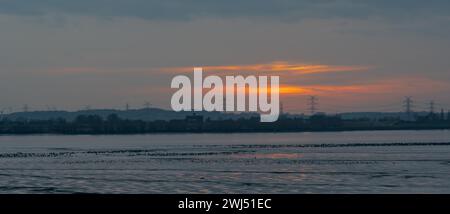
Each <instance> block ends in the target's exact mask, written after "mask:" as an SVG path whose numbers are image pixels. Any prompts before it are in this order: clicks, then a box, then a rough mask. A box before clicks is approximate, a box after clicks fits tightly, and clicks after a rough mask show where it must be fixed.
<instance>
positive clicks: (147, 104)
mask: <svg viewBox="0 0 450 214" xmlns="http://www.w3.org/2000/svg"><path fill="white" fill-rule="evenodd" d="M150 106H152V105H151V104H150V102H148V101H147V102H145V103H144V108H145V109H150Z"/></svg>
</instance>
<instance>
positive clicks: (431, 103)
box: [429, 100, 435, 114]
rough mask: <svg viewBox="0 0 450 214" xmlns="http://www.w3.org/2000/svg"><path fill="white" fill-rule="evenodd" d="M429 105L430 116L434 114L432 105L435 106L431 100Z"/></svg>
mask: <svg viewBox="0 0 450 214" xmlns="http://www.w3.org/2000/svg"><path fill="white" fill-rule="evenodd" d="M429 105H430V114H434V105H435V103H434V101H433V100H432V101H430V103H429Z"/></svg>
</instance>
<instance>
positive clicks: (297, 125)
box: [0, 114, 450, 134]
mask: <svg viewBox="0 0 450 214" xmlns="http://www.w3.org/2000/svg"><path fill="white" fill-rule="evenodd" d="M402 129H450V119H449V116H446V117H445V116H442V115H438V114H436V115H434V114H430V115H428V116H426V117H420V118H416V119H415V120H414V121H402V120H400V119H399V118H383V119H378V120H372V119H365V118H360V119H353V120H344V119H341V117H339V116H332V115H331V116H330V115H324V114H323V115H322V114H320V115H313V116H310V117H294V118H292V117H285V116H281V117H280V118H279V120H278V121H276V122H273V123H261V122H260V118H258V117H251V118H241V119H236V120H233V119H224V120H220V119H217V120H212V119H210V118H204V117H203V116H200V115H195V114H193V115H191V116H187V117H186V118H185V119H180V120H169V121H166V120H157V121H143V120H129V119H122V118H120V117H118V116H117V115H116V114H111V115H109V116H107V117H106V118H103V117H101V116H98V115H80V116H78V117H76V118H75V119H74V120H72V121H67V120H64V119H50V120H27V119H15V120H9V119H1V120H0V134H144V133H163V132H169V133H175V132H180V133H183V132H186V133H190V132H206V133H207V132H302V131H351V130H402Z"/></svg>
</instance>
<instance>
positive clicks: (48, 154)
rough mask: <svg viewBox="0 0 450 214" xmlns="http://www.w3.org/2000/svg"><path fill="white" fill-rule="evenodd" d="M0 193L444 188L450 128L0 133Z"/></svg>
mask: <svg viewBox="0 0 450 214" xmlns="http://www.w3.org/2000/svg"><path fill="white" fill-rule="evenodd" d="M0 193H450V131H440V130H439V131H355V132H315V133H260V134H256V133H249V134H241V133H240V134H154V135H109V136H87V135H84V136H67V135H40V136H0Z"/></svg>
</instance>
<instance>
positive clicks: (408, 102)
mask: <svg viewBox="0 0 450 214" xmlns="http://www.w3.org/2000/svg"><path fill="white" fill-rule="evenodd" d="M403 107H404V108H405V113H406V114H407V115H411V113H412V112H413V110H412V108H413V100H412V98H411V97H405V100H404V101H403Z"/></svg>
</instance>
